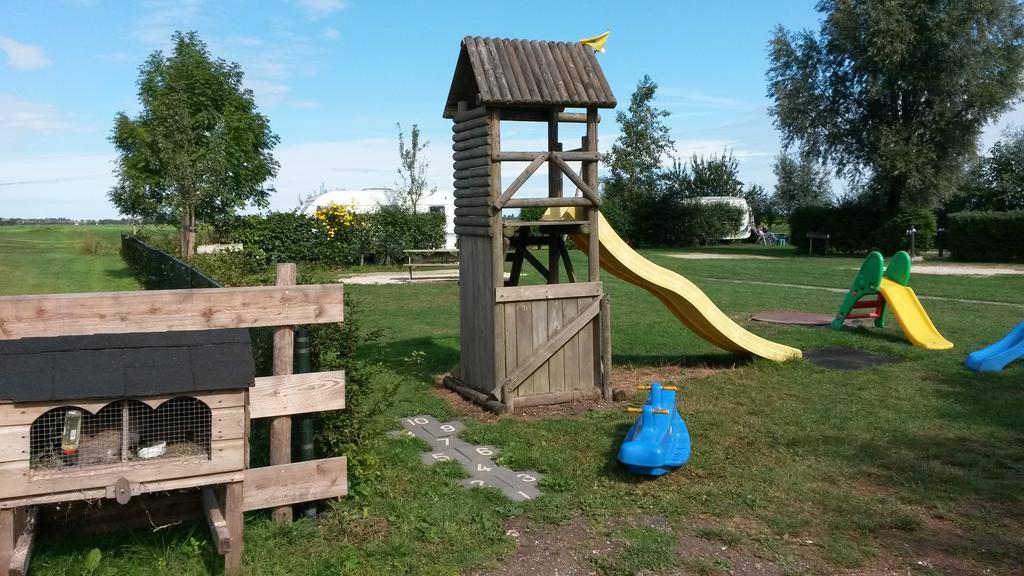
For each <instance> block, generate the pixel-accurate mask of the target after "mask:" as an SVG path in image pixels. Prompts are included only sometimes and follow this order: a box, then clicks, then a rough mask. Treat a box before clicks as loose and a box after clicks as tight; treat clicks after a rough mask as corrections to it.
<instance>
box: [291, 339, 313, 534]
mask: <svg viewBox="0 0 1024 576" xmlns="http://www.w3.org/2000/svg"><path fill="white" fill-rule="evenodd" d="M309 349H310V343H309V330H306V329H304V328H300V329H297V330H295V373H296V374H306V373H308V372H309V371H310V370H311V368H310V358H309V356H310V353H309ZM298 420H299V461H302V462H305V461H308V460H314V459H316V454H315V452H314V450H313V416H312V415H310V414H302V415H301V416H299V419H298ZM299 509H300V510H301V513H302V515H303V516H305V517H306V518H310V519H312V518H315V517H316V502H305V503H303V504H300V505H299Z"/></svg>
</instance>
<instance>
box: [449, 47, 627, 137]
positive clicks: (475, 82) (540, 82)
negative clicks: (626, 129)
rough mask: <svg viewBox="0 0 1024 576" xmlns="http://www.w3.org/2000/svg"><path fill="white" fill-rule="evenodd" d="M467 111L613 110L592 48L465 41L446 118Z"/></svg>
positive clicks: (451, 90)
mask: <svg viewBox="0 0 1024 576" xmlns="http://www.w3.org/2000/svg"><path fill="white" fill-rule="evenodd" d="M460 101H462V102H467V103H468V104H469V106H470V107H474V106H479V105H485V106H498V107H505V106H507V107H524V108H529V107H533V108H536V107H545V108H566V107H573V108H588V107H595V108H614V107H615V96H614V95H613V94H612V89H611V87H610V86H608V80H607V79H606V78H605V77H604V72H602V71H601V65H600V64H598V62H597V58H595V57H594V51H593V49H591V48H589V47H587V46H584V45H583V44H580V43H578V42H545V41H537V40H512V39H508V38H481V37H479V36H466V37H465V38H464V39H463V40H462V49H461V51H460V52H459V61H458V63H457V64H456V66H455V76H454V77H453V78H452V86H451V89H450V90H449V91H448V101H447V102H446V103H445V106H444V117H445V118H451V117H453V116H454V115H455V113H456V111H457V109H458V108H457V107H458V103H459V102H460Z"/></svg>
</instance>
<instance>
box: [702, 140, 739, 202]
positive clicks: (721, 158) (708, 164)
mask: <svg viewBox="0 0 1024 576" xmlns="http://www.w3.org/2000/svg"><path fill="white" fill-rule="evenodd" d="M739 176H740V164H739V162H737V161H736V157H735V156H734V155H733V153H732V151H731V150H724V151H722V154H721V155H712V156H709V157H704V156H697V155H696V154H694V155H693V156H692V157H691V158H690V190H689V196H690V197H691V198H695V197H699V196H741V195H742V194H743V182H740V177H739Z"/></svg>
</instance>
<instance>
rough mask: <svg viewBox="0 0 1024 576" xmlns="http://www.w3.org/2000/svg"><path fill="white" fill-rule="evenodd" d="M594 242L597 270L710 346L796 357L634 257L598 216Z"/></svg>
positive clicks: (551, 215)
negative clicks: (640, 291)
mask: <svg viewBox="0 0 1024 576" xmlns="http://www.w3.org/2000/svg"><path fill="white" fill-rule="evenodd" d="M544 217H545V219H562V220H573V219H575V209H573V208H557V209H551V210H548V213H547V214H545V216H544ZM599 217H600V223H599V225H598V230H599V233H598V237H599V239H600V242H601V267H602V268H604V269H605V270H607V271H608V272H611V273H612V274H614V275H615V276H617V277H619V278H621V279H623V280H625V281H626V282H629V283H631V284H636V285H637V286H640V287H641V288H644V289H645V290H647V291H648V292H650V293H651V294H653V295H654V296H656V297H657V298H658V300H661V302H662V303H663V304H664V305H665V306H666V307H667V308H668V309H669V310H670V311H671V312H672V314H674V315H675V317H676V318H678V319H679V321H680V322H682V323H683V324H684V325H685V326H686V327H687V328H689V329H690V330H692V331H694V332H695V333H696V334H697V335H698V336H700V337H701V338H703V339H705V340H707V341H708V342H710V343H712V344H714V345H715V346H718V347H719V348H721V349H723V350H728V351H730V352H738V353H746V354H754V355H757V356H761V357H762V358H767V359H769V360H775V361H783V360H789V359H791V358H799V357H800V356H801V354H800V351H799V350H797V349H796V348H790V347H789V346H784V345H782V344H777V343H775V342H772V341H770V340H765V339H764V338H761V337H760V336H757V335H756V334H752V333H750V332H748V331H746V330H745V329H744V328H743V327H741V326H740V325H739V324H737V323H735V322H733V321H732V320H731V319H730V318H729V317H728V316H726V315H725V314H724V313H723V312H722V311H721V310H719V309H718V307H717V306H715V304H714V302H712V301H711V299H709V298H708V297H707V295H705V294H704V292H702V291H701V290H700V288H697V286H696V285H694V284H693V282H690V281H689V280H687V279H686V278H684V277H682V276H680V275H679V274H676V273H675V272H672V271H671V270H668V269H665V268H662V267H661V266H658V265H657V264H655V263H653V262H651V261H650V260H648V259H646V258H644V257H643V256H641V255H640V254H637V253H636V251H635V250H633V249H632V248H630V247H629V245H628V244H626V243H625V242H624V241H623V240H622V238H620V237H619V235H618V234H616V233H615V230H613V229H612V227H611V226H610V225H609V224H608V221H607V220H605V218H604V215H601V214H599ZM573 242H575V243H576V245H577V246H579V247H580V248H581V249H582V250H584V251H586V250H587V236H586V235H576V236H573Z"/></svg>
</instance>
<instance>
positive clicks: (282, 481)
mask: <svg viewBox="0 0 1024 576" xmlns="http://www.w3.org/2000/svg"><path fill="white" fill-rule="evenodd" d="M279 280H280V278H279ZM342 320H343V295H342V288H341V287H340V286H270V287H255V288H215V289H201V290H166V291H151V292H125V293H98V294H67V295H46V296H5V297H0V575H8V574H25V573H26V571H27V567H28V562H29V556H30V554H31V550H32V545H33V540H34V536H35V525H36V520H37V515H38V510H37V507H38V506H41V505H50V504H56V503H66V502H73V501H80V500H88V501H92V500H102V499H113V500H116V501H117V502H118V503H120V504H126V503H127V502H129V501H130V500H131V499H132V498H134V497H136V496H139V495H142V494H153V493H165V492H178V491H181V490H184V489H192V488H195V489H199V490H197V491H195V501H196V502H197V504H199V505H200V506H197V507H195V508H194V509H196V510H198V509H200V508H201V509H202V510H203V512H204V513H205V515H206V520H207V523H208V525H209V527H210V532H211V535H212V536H213V538H214V543H215V545H214V548H215V549H216V550H217V551H218V553H220V554H222V555H223V556H224V559H225V573H226V574H238V573H239V572H240V570H241V551H242V537H241V536H242V534H241V533H242V513H243V512H244V511H247V510H255V509H259V508H276V509H277V508H281V509H284V507H287V506H289V505H291V504H295V503H299V502H308V501H312V500H317V499H323V498H330V497H336V496H342V495H344V494H345V493H346V492H347V480H346V461H345V458H344V457H340V458H328V459H322V460H310V461H307V462H297V463H290V452H287V453H285V454H284V456H283V457H282V456H281V455H280V454H278V455H277V458H275V457H274V454H273V450H274V444H275V443H276V444H282V443H283V444H284V445H286V446H288V447H289V448H290V439H288V438H281V437H275V430H279V429H280V428H282V427H283V426H282V425H287V430H288V431H289V432H290V423H289V422H288V421H287V420H288V418H289V417H290V415H293V414H300V413H309V412H319V411H324V410H333V409H340V408H343V407H344V373H342V372H323V373H311V374H292V373H291V372H292V365H291V352H292V350H291V347H290V345H289V344H290V340H289V339H290V338H291V330H292V327H293V326H294V325H298V324H316V323H326V322H341V321H342ZM260 326H272V327H276V332H275V350H274V354H275V370H274V372H275V375H274V376H268V377H263V378H256V377H255V368H254V361H253V353H252V345H251V343H250V339H249V331H248V330H246V328H252V327H260ZM278 356H280V362H278ZM253 418H272V419H273V420H272V423H271V439H270V440H271V450H272V455H271V464H272V465H271V466H267V467H262V468H249V467H248V460H249V429H250V421H251V419H253ZM278 436H280V433H279V434H278ZM275 460H276V461H275ZM287 512H289V513H290V508H289V509H287ZM278 516H281V514H278V513H277V512H276V511H275V518H277V517H278Z"/></svg>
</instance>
